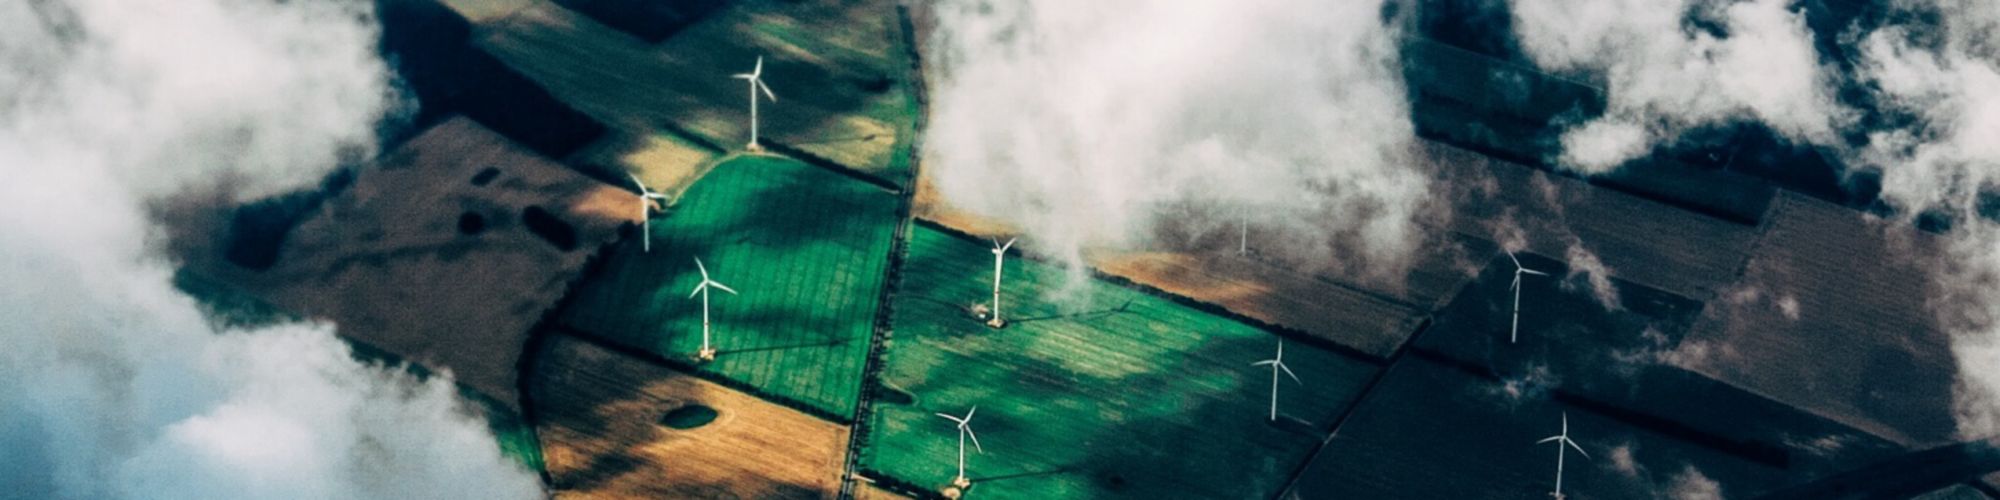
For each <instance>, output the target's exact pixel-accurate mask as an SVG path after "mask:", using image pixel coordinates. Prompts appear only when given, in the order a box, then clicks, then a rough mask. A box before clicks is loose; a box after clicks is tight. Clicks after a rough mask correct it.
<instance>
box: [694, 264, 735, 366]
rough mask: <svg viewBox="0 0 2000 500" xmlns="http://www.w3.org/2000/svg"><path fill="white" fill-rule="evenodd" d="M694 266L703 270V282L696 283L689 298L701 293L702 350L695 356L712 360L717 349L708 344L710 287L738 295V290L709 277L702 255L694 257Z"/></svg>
mask: <svg viewBox="0 0 2000 500" xmlns="http://www.w3.org/2000/svg"><path fill="white" fill-rule="evenodd" d="M694 268H695V269H697V270H700V271H701V283H699V284H696V285H695V286H694V292H692V293H689V294H688V298H690V299H692V298H694V296H695V295H701V351H700V352H698V353H696V354H695V356H696V358H697V359H700V360H702V361H712V360H714V359H715V349H714V348H713V347H710V346H709V345H708V289H709V288H717V289H721V290H722V291H725V292H729V294H730V295H736V290H733V289H730V288H729V286H727V285H723V284H721V283H717V282H715V280H712V279H708V267H707V266H703V265H701V257H695V258H694Z"/></svg>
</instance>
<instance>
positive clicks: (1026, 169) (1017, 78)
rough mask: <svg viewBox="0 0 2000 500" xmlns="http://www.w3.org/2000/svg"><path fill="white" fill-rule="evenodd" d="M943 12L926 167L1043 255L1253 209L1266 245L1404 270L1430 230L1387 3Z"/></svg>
mask: <svg viewBox="0 0 2000 500" xmlns="http://www.w3.org/2000/svg"><path fill="white" fill-rule="evenodd" d="M935 11H936V15H937V29H936V31H935V32H934V33H933V36H932V37H931V38H930V39H929V40H928V41H927V42H928V43H927V44H926V46H925V47H926V51H927V52H926V57H927V59H926V65H927V66H926V68H927V71H929V84H930V86H931V96H932V100H931V102H932V109H931V112H932V115H931V116H932V119H931V123H930V127H929V129H928V132H927V133H928V136H927V142H926V146H925V147H926V148H927V149H926V156H927V157H926V160H927V161H926V168H927V175H929V176H931V177H932V180H933V181H934V182H935V184H936V187H937V188H938V190H939V192H940V194H942V195H943V197H944V198H945V199H946V200H949V201H950V202H951V203H952V204H954V205H956V206H958V207H960V208H963V209H966V210H969V211H972V212H976V213H980V214H984V215H989V216H996V217H999V218H1001V219H1004V220H1006V221H1008V222H1010V223H1013V224H1015V225H1017V226H1019V227H1023V228H1027V230H1028V233H1027V236H1028V237H1027V238H1025V239H1023V243H1022V244H1023V245H1025V246H1028V247H1029V248H1031V249H1033V250H1035V251H1037V252H1039V253H1043V254H1048V255H1052V256H1055V257H1057V258H1059V259H1063V260H1067V261H1069V262H1070V263H1072V264H1075V263H1080V261H1081V257H1080V252H1081V250H1082V249H1083V248H1096V247H1108V248H1123V249H1131V248H1141V247H1143V246H1144V244H1145V243H1147V242H1148V239H1149V237H1151V236H1153V235H1154V234H1157V231H1158V230H1159V229H1160V228H1161V227H1163V226H1179V227H1182V228H1184V229H1185V228H1193V229H1194V230H1196V231H1197V232H1200V231H1203V230H1207V231H1223V230H1227V231H1228V232H1229V234H1232V235H1233V234H1234V232H1235V229H1234V228H1235V227H1236V225H1237V224H1238V221H1239V220H1240V219H1248V220H1249V221H1250V223H1251V224H1252V225H1253V226H1256V227H1259V228H1264V229H1270V230H1269V231H1266V232H1267V233H1268V234H1270V235H1274V236H1272V237H1274V238H1276V237H1282V238H1284V240H1283V241H1263V242H1261V244H1260V246H1259V248H1258V250H1259V251H1261V252H1264V253H1267V254H1278V255H1280V256H1285V257H1293V258H1295V259H1296V260H1298V261H1307V262H1313V263H1316V264H1318V265H1330V266H1338V267H1343V268H1348V269H1351V270H1357V271H1366V272H1369V273H1375V274H1376V275H1378V276H1401V274H1400V272H1399V271H1400V270H1401V269H1403V268H1405V267H1406V266H1407V265H1408V262H1405V261H1406V259H1407V256H1408V255H1409V254H1410V253H1411V250H1412V249H1413V248H1415V247H1416V245H1418V244H1419V243H1420V242H1421V241H1422V234H1421V232H1420V231H1419V230H1418V229H1417V228H1416V227H1415V222H1416V220H1417V219H1418V218H1419V217H1420V216H1422V215H1424V213H1425V212H1426V208H1427V207H1428V206H1430V198H1431V197H1430V189H1429V186H1428V182H1427V180H1426V179H1427V176H1426V175H1425V174H1424V171H1423V170H1422V169H1420V168H1418V167H1417V162H1415V161H1414V160H1413V158H1412V153H1411V149H1410V148H1411V147H1412V144H1413V141H1414V134H1413V129H1412V126H1411V124H1410V120H1409V110H1408V106H1407V103H1406V99H1405V98H1404V94H1403V84H1402V81H1401V72H1400V70H1399V69H1398V66H1397V64H1398V61H1397V49H1396V42H1395V29H1393V28H1392V27H1389V26H1385V25H1384V22H1383V17H1384V15H1383V14H1382V11H1383V5H1382V3H1381V2H1379V1H1374V0H1367V1H1343V2H1319V1H1310V0H1280V1H1263V2H1147V1H1138V0H1118V1H1098V2H1074V1H1065V0H1034V1H1024V2H979V1H971V0H947V1H943V2H939V3H938V4H937V5H936V6H935ZM1364 263H1365V265H1364ZM1072 268H1073V269H1076V268H1080V266H1072Z"/></svg>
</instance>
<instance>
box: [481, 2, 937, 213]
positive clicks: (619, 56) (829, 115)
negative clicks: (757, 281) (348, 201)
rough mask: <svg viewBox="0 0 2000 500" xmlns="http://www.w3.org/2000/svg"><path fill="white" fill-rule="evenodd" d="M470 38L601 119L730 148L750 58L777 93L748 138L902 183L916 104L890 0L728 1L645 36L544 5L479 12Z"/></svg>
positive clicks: (738, 143)
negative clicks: (488, 16) (476, 32)
mask: <svg viewBox="0 0 2000 500" xmlns="http://www.w3.org/2000/svg"><path fill="white" fill-rule="evenodd" d="M491 24H492V29H491V30H489V31H487V32H486V33H485V34H484V35H483V36H482V37H480V39H479V40H478V41H477V44H478V45H479V46H480V47H481V48H482V49H484V50H486V51H487V52H490V53H492V54H494V56H495V57H497V58H499V59H500V60H502V61H505V62H506V63H507V64H508V65H509V66H511V67H513V68H514V69H516V70H518V71H520V72H521V73H522V74H523V75H526V76H527V77H528V78H530V79H532V80H534V81H536V82H538V83H540V84H541V85H543V86H545V87H547V88H548V89H549V92H550V93H552V94H554V95H555V96H556V97H557V98H559V99H561V100H563V101H564V102H567V103H569V104H570V105H571V106H574V107H576V109H578V110H579V111H582V112H583V113H585V114H588V115H590V116H592V117H593V118H596V119H597V120H599V121H602V122H604V123H606V124H610V125H611V126H612V127H613V128H615V129H623V130H655V129H659V130H674V131H675V132H677V133H685V134H687V135H688V136H690V137H692V138H696V139H698V140H700V141H703V142H706V143H708V144H712V145H713V146H715V147H718V148H723V149H728V150H732V151H733V150H738V149H741V148H742V147H743V146H744V145H745V143H746V142H747V141H748V139H749V135H750V134H749V130H748V129H749V116H748V115H749V102H748V98H749V95H748V90H749V89H748V87H747V86H746V84H745V83H744V81H743V80H738V79H733V78H730V75H731V74H734V73H740V72H748V71H750V69H751V67H752V66H753V65H754V64H755V63H756V60H757V58H758V57H760V56H761V57H764V78H765V80H766V82H767V83H768V84H769V85H770V87H771V90H772V91H774V92H775V93H776V94H777V96H778V99H779V100H778V101H777V102H770V101H763V102H760V103H759V114H760V116H759V120H760V121H759V123H760V128H761V134H762V142H764V143H766V145H770V146H773V147H777V148H784V149H781V150H783V151H793V150H796V151H800V152H804V153H807V154H810V155H812V156H816V157H819V158H823V159H826V160H828V161H830V162H833V163H835V164H839V165H841V166H844V167H846V168H850V169H854V170H856V171H859V172H863V173H866V174H868V175H870V176H874V177H876V178H879V179H881V180H883V181H884V182H888V183H893V184H898V185H906V184H907V183H908V180H909V179H908V177H909V168H908V162H907V161H906V159H905V157H907V156H908V155H907V152H908V151H909V147H910V136H911V134H912V130H913V128H914V123H915V119H916V118H915V117H916V114H917V113H918V110H917V106H916V102H915V99H914V90H913V87H914V85H915V83H914V82H912V81H910V78H909V77H908V76H909V68H910V67H911V64H910V61H909V56H908V52H907V51H906V49H905V47H904V45H903V43H902V42H903V36H902V31H901V27H900V24H899V23H898V22H897V15H896V9H895V4H894V2H889V1H885V0H868V1H862V2H849V3H839V4H824V3H777V4H739V5H734V6H730V7H727V8H724V9H721V10H719V11H716V12H713V13H710V14H708V15H707V16H706V17H704V18H702V19H700V20H697V21H694V22H692V23H691V24H689V25H687V26H685V27H683V28H681V29H680V30H679V31H677V32H676V33H674V34H673V35H672V36H671V37H668V38H666V39H665V40H663V41H661V42H659V43H657V44H651V43H647V42H644V41H642V40H640V39H636V38H633V37H632V35H630V34H628V33H625V32H621V31H619V30H617V29H615V28H612V27H610V26H606V25H605V24H604V23H601V22H599V21H598V20H595V19H593V18H591V17H589V16H587V15H584V14H582V13H578V12H574V11H570V10H567V9H564V8H562V7H561V6H558V5H554V4H543V5H537V6H533V7H529V8H524V9H520V10H519V11H516V12H514V13H512V14H511V15H509V16H507V17H506V18H504V19H501V20H496V21H493V22H492V23H491Z"/></svg>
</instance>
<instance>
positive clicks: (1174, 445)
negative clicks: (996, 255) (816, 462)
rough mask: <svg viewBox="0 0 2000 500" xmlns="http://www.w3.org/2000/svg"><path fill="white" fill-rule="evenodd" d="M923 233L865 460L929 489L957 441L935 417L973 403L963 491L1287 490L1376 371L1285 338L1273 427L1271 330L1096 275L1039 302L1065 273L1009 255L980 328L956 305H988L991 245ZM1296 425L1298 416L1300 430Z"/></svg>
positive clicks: (948, 466)
mask: <svg viewBox="0 0 2000 500" xmlns="http://www.w3.org/2000/svg"><path fill="white" fill-rule="evenodd" d="M988 248H989V247H988V246H987V245H986V244H985V243H984V242H974V241H969V240H965V239H962V238H959V237H957V236H954V235H950V234H946V233H943V232H941V231H938V230H935V229H931V228H929V227H926V226H917V227H915V228H914V230H913V231H912V235H911V241H910V254H909V260H908V262H907V264H906V268H905V269H904V275H903V279H902V281H903V283H904V285H903V290H902V291H900V292H899V293H898V295H897V299H896V308H895V313H894V327H895V336H894V340H893V341H892V342H891V344H890V345H889V346H888V347H887V349H888V350H887V354H886V356H887V357H886V361H885V364H886V366H885V368H884V370H883V373H882V382H883V383H884V384H885V385H887V386H888V387H889V388H890V392H888V393H887V395H885V396H884V397H882V398H880V399H878V400H877V403H878V404H877V405H876V406H875V407H874V408H875V412H874V413H873V418H872V421H871V424H872V425H873V428H872V433H871V434H870V436H869V439H870V441H869V442H868V443H867V446H866V448H865V449H864V450H863V457H862V463H863V464H864V468H866V469H868V470H870V471H872V473H873V474H879V475H886V476H888V477H890V478H894V479H896V480H900V481H902V482H906V483H909V484H914V485H918V486H921V487H925V488H935V487H938V486H942V485H944V484H946V483H948V482H949V481H950V480H951V478H952V476H953V475H954V473H955V469H956V463H955V454H956V452H957V434H956V431H954V429H953V425H952V424H951V422H949V421H946V420H944V419H942V418H939V417H937V416H935V415H933V413H936V412H943V413H953V414H963V413H965V411H966V410H967V409H968V408H970V407H972V406H974V405H978V407H979V411H978V413H977V415H976V416H974V417H973V421H972V428H973V430H974V431H975V432H977V433H978V436H979V437H980V440H981V442H982V444H984V445H985V447H986V453H984V454H973V455H970V456H969V457H968V458H967V475H968V476H969V477H971V478H972V479H973V486H972V488H971V489H970V490H969V491H968V492H967V496H968V497H969V498H1036V499H1040V498H1102V497H1126V498H1198V497H1210V498H1257V497H1268V496H1270V495H1271V494H1272V493H1274V492H1275V491H1276V490H1277V489H1278V488H1280V487H1282V485H1283V483H1284V481H1285V479H1286V477H1287V476H1288V475H1289V474H1290V472H1291V471H1292V470H1293V469H1294V468H1296V467H1298V466H1299V465H1300V464H1301V463H1302V462H1304V461H1305V460H1306V458H1307V455H1308V454H1309V453H1310V452H1311V450H1312V449H1313V447H1314V446H1315V445H1316V444H1317V443H1319V441H1320V440H1321V438H1322V437H1323V435H1322V432H1323V431H1324V430H1325V429H1327V428H1329V427H1330V426H1331V424H1332V421H1333V419H1334V418H1336V417H1337V416H1338V415H1339V414H1340V412H1341V411H1342V410H1343V409H1345V408H1347V407H1348V406H1349V405H1350V404H1352V403H1353V401H1354V400H1355V399H1356V398H1357V397H1358V393H1359V391H1360V389H1361V388H1362V386H1363V385H1364V384H1365V383H1366V382H1367V380H1368V379H1369V378H1370V377H1371V376H1372V375H1373V374H1374V373H1375V370H1376V367H1375V366H1373V365H1370V364H1368V363H1365V362H1362V361H1359V360H1356V359H1353V358H1349V357H1345V356H1342V355H1338V354H1334V353H1332V352H1329V351H1325V350H1321V349H1317V348H1313V347H1309V346H1307V345H1305V344H1299V343H1288V345H1287V347H1286V349H1285V360H1286V364H1287V365H1290V366H1291V367H1292V369H1293V370H1294V371H1296V372H1297V373H1298V375H1299V377H1300V378H1302V379H1304V380H1305V385H1303V386H1301V385H1297V384H1294V383H1293V382H1292V381H1290V380H1285V381H1284V386H1283V387H1282V388H1281V389H1280V391H1281V394H1282V396H1281V398H1280V400H1281V402H1280V413H1281V416H1280V421H1279V423H1278V424H1276V425H1274V424H1271V423H1269V422H1268V420H1267V412H1268V405H1269V396H1270V394H1269V392H1270V381H1271V372H1270V371H1269V369H1267V368H1263V367H1253V366H1251V365H1250V363H1251V362H1254V361H1257V360H1261V359H1266V358H1269V357H1270V356H1271V354H1272V350H1273V349H1274V348H1275V347H1276V343H1277V338H1276V337H1275V336H1273V335H1271V334H1269V333H1267V332H1264V331H1261V330H1258V329H1255V328H1252V327H1249V326H1246V325H1243V324H1240V323H1236V322H1234V321H1230V320H1228V319H1225V318H1221V317H1217V316H1213V315H1210V314H1206V313H1203V312H1201V311H1197V310H1194V309H1191V308H1189V307H1185V306H1182V305H1179V304H1176V303H1174V302H1171V301H1168V300H1165V299H1161V298H1158V297H1155V296H1152V295H1148V294H1144V293H1140V292H1136V291H1133V290H1130V289H1127V288H1124V287H1119V286H1114V285H1110V284H1106V283H1102V282H1092V283H1089V284H1086V285H1084V286H1083V287H1082V290H1081V291H1079V292H1078V293H1076V294H1075V295H1074V296H1073V297H1072V298H1071V299H1070V301H1068V302H1066V304H1069V305H1067V306H1065V305H1064V304H1059V303H1056V302H1052V301H1050V300H1045V296H1044V294H1045V293H1047V292H1053V291H1055V290H1056V289H1057V288H1058V287H1061V286H1062V285H1063V284H1064V283H1065V282H1066V280H1067V279H1069V278H1068V275H1067V274H1066V273H1065V272H1064V271H1063V270H1062V269H1059V268H1055V267H1051V266H1047V265H1042V264H1040V263H1033V262H1027V261H1023V260H1020V259H1018V258H1010V261H1009V263H1008V265H1007V266H1006V276H1005V279H1004V281H1005V283H1006V284H1007V285H1006V286H1005V290H1004V291H1003V294H1002V299H1001V300H1002V301H1003V309H1004V311H1006V312H1007V316H1008V317H1009V318H1012V321H1013V324H1011V325H1009V326H1008V327H1007V328H1005V329H1003V330H992V329H989V328H986V327H985V326H983V325H982V324H980V323H978V322H976V321H974V320H972V319H969V315H968V314H967V313H966V311H965V307H966V306H968V305H970V304H973V303H976V302H984V301H986V300H988V299H989V298H990V293H991V288H990V287H991V283H992V282H991V279H992V269H993V268H992V265H993V260H992V254H991V253H990V252H989V251H988ZM1295 420H1303V421H1304V422H1305V423H1299V422H1296V421H1295Z"/></svg>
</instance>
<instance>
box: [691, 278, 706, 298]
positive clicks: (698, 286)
mask: <svg viewBox="0 0 2000 500" xmlns="http://www.w3.org/2000/svg"><path fill="white" fill-rule="evenodd" d="M707 287H708V282H707V281H703V282H701V283H698V284H695V286H694V291H692V292H688V298H690V299H692V298H694V296H696V295H701V289H703V288H707Z"/></svg>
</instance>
